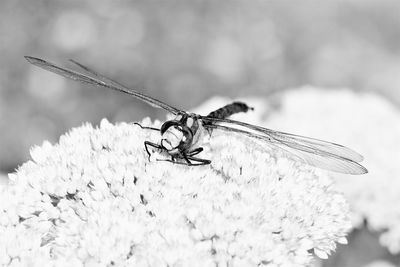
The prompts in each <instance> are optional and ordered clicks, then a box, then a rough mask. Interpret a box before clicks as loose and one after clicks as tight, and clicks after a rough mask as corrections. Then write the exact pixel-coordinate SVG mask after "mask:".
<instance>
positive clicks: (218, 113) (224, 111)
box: [207, 102, 253, 119]
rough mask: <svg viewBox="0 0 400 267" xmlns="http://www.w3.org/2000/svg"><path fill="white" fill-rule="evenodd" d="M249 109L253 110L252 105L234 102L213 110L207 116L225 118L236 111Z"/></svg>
mask: <svg viewBox="0 0 400 267" xmlns="http://www.w3.org/2000/svg"><path fill="white" fill-rule="evenodd" d="M249 109H250V110H253V108H252V107H249V106H248V105H246V104H245V103H243V102H233V103H231V104H228V105H226V106H223V107H222V108H219V109H217V110H215V111H213V112H211V113H210V114H208V115H207V117H210V118H217V119H225V118H227V117H229V116H231V115H233V114H235V113H239V112H247V111H248V110H249Z"/></svg>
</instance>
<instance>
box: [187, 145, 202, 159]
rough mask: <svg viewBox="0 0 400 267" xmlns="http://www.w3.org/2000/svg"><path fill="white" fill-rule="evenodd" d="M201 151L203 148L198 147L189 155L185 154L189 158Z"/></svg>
mask: <svg viewBox="0 0 400 267" xmlns="http://www.w3.org/2000/svg"><path fill="white" fill-rule="evenodd" d="M201 151H203V148H202V147H198V148H196V149H193V150H192V151H190V152H189V153H187V155H188V156H190V157H191V156H194V155H197V154H199V153H200V152H201Z"/></svg>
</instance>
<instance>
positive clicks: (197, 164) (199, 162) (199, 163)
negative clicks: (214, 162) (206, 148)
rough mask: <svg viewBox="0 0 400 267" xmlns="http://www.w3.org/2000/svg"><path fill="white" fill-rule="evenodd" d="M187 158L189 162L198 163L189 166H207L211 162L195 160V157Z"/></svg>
mask: <svg viewBox="0 0 400 267" xmlns="http://www.w3.org/2000/svg"><path fill="white" fill-rule="evenodd" d="M187 158H188V159H189V160H191V161H195V162H198V163H190V164H189V166H199V165H208V164H210V163H211V160H209V159H201V158H196V157H192V156H188V157H187Z"/></svg>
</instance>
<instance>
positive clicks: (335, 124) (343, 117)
mask: <svg viewBox="0 0 400 267" xmlns="http://www.w3.org/2000/svg"><path fill="white" fill-rule="evenodd" d="M263 124H264V125H266V126H268V127H271V128H275V129H279V130H282V131H289V132H293V133H297V134H302V135H307V136H311V137H317V138H320V139H325V140H329V141H333V142H337V143H339V144H343V145H346V146H348V147H351V148H353V149H355V150H356V151H358V152H359V153H361V154H362V155H363V156H364V158H365V160H364V162H363V165H364V166H365V167H367V169H368V171H369V173H368V174H366V175H361V176H351V177H349V176H348V175H340V174H336V173H332V175H333V176H334V178H335V181H336V184H337V188H338V190H339V191H341V192H344V193H345V196H346V199H348V201H349V203H350V206H351V210H352V211H351V212H352V220H353V223H354V224H355V225H356V226H362V224H363V222H364V220H365V221H366V222H367V226H368V228H369V229H371V230H372V231H377V232H379V233H381V235H380V242H381V243H382V245H384V246H386V247H387V248H388V249H389V250H390V251H391V252H392V253H399V252H400V208H399V206H397V204H396V203H400V164H399V162H398V161H399V159H400V142H399V136H400V112H399V110H398V109H397V108H396V107H394V105H392V104H391V103H390V102H389V101H387V100H385V99H384V98H383V97H381V96H378V95H374V94H371V93H355V92H352V91H350V90H344V89H343V90H321V89H317V88H312V87H304V88H300V89H296V90H291V91H287V92H286V93H285V94H283V96H282V98H281V107H280V109H279V111H277V112H275V113H273V114H272V115H271V116H270V117H269V118H268V119H267V120H264V122H263Z"/></svg>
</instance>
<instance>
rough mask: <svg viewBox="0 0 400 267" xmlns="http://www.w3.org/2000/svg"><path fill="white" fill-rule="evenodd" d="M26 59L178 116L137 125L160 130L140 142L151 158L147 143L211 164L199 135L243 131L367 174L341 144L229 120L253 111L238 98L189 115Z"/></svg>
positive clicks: (310, 160) (92, 77) (324, 163)
mask: <svg viewBox="0 0 400 267" xmlns="http://www.w3.org/2000/svg"><path fill="white" fill-rule="evenodd" d="M25 58H26V60H28V62H29V63H31V64H33V65H35V66H38V67H40V68H43V69H45V70H48V71H51V72H54V73H56V74H59V75H61V76H64V77H66V78H69V79H72V80H76V81H79V82H82V83H88V84H92V85H95V86H100V87H105V88H109V89H113V90H116V91H120V92H124V93H126V94H129V95H131V96H134V97H136V98H139V99H141V100H142V101H144V102H146V103H148V104H149V105H151V106H153V107H156V108H162V109H164V110H166V111H168V112H170V113H172V114H174V115H175V116H176V117H175V118H174V119H172V120H168V121H166V122H164V124H162V126H161V128H160V129H158V128H153V127H143V126H141V125H140V124H138V123H137V124H138V125H139V126H140V127H142V128H145V129H150V130H155V131H159V132H160V134H161V140H160V143H159V144H157V143H152V142H150V141H145V142H144V146H145V149H146V152H147V154H148V155H149V157H150V151H149V147H153V148H156V149H160V150H161V151H165V152H167V154H168V155H169V156H170V157H171V159H168V160H166V161H170V162H173V163H177V164H184V165H188V166H198V165H207V164H210V163H211V161H210V160H208V159H203V158H200V157H198V154H200V153H201V152H202V151H203V147H201V146H200V145H201V137H202V135H204V134H205V133H206V132H207V131H208V132H211V131H213V130H215V129H218V130H222V131H225V132H228V133H237V134H241V135H245V136H247V137H250V138H253V139H256V140H258V141H261V142H262V144H265V146H273V147H278V148H279V149H281V150H282V151H284V152H287V153H288V154H290V155H291V156H293V157H294V158H295V159H297V160H300V161H302V162H304V163H306V164H308V165H311V166H314V167H318V168H322V169H327V170H331V171H335V172H340V173H346V174H364V173H367V172H368V171H367V169H366V168H364V167H363V166H362V165H360V164H359V162H361V161H362V160H363V157H362V156H361V155H360V154H358V153H357V152H355V151H353V150H351V149H349V148H347V147H345V146H342V145H339V144H334V143H330V142H326V141H322V140H318V139H314V138H309V137H305V136H300V135H294V134H290V133H284V132H280V131H274V130H271V129H268V128H264V127H260V126H255V125H252V124H248V123H245V122H241V121H236V120H231V119H228V117H229V116H231V115H233V114H235V113H238V112H247V111H248V110H250V109H252V108H250V107H249V106H247V105H246V104H245V103H242V102H233V103H232V104H229V105H226V106H224V107H222V108H220V109H218V110H216V111H213V112H211V113H210V114H208V115H207V116H202V115H198V114H194V113H188V112H186V111H184V110H181V109H178V108H175V107H173V106H170V105H168V104H166V103H164V102H162V101H160V100H157V99H155V98H152V97H150V96H147V95H145V94H142V93H140V92H138V91H135V90H133V89H130V88H128V87H126V86H124V85H122V84H120V83H118V82H116V81H114V80H111V79H109V78H107V77H105V76H103V75H101V74H99V73H97V72H95V71H93V70H91V69H89V68H88V67H86V66H84V65H82V64H80V63H78V62H76V61H73V60H71V62H72V63H74V64H75V65H76V66H77V67H79V68H80V69H81V71H80V72H78V71H73V70H70V69H67V68H63V67H60V66H57V65H55V64H53V63H51V62H48V61H45V60H43V59H40V58H35V57H30V56H25Z"/></svg>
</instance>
